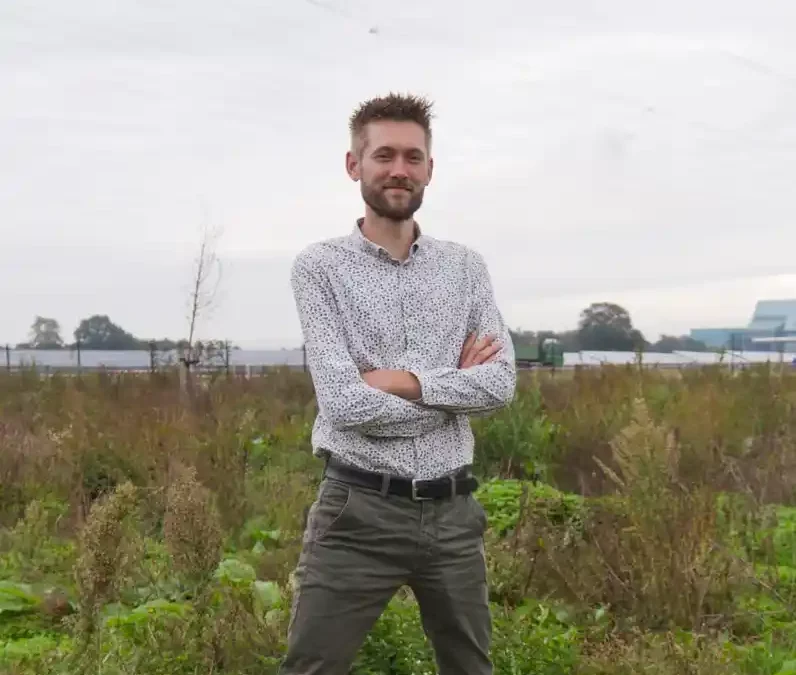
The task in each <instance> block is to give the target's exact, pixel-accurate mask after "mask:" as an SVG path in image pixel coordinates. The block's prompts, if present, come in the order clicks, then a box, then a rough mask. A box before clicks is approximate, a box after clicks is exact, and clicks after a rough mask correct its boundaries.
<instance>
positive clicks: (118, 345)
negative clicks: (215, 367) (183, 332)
mask: <svg viewBox="0 0 796 675" xmlns="http://www.w3.org/2000/svg"><path fill="white" fill-rule="evenodd" d="M72 335H73V338H74V341H73V342H67V341H65V340H64V339H63V337H62V335H61V325H60V324H59V323H58V321H57V320H56V319H53V318H50V317H43V316H36V318H35V319H34V320H33V323H32V324H31V327H30V334H29V340H28V342H20V343H19V344H17V345H16V348H17V349H77V348H80V349H84V350H107V351H133V350H149V349H156V350H157V351H163V352H165V351H172V350H181V349H185V348H186V347H187V346H188V344H189V343H188V340H171V339H168V338H162V339H142V338H137V337H135V336H134V335H133V334H132V333H129V332H128V331H126V330H124V329H123V328H122V327H121V326H119V325H118V324H116V323H114V322H113V321H111V319H110V317H109V316H108V315H107V314H94V315H92V316H90V317H88V318H85V319H83V320H82V321H81V322H80V323H79V324H78V327H77V328H76V329H75V330H74V332H73V334H72ZM225 344H226V343H225V341H224V340H210V341H207V342H206V343H205V345H204V346H205V348H208V347H211V346H216V347H218V348H221V346H222V345H225ZM230 349H237V347H234V346H231V345H230Z"/></svg>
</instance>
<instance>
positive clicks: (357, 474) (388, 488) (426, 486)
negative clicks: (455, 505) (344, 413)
mask: <svg viewBox="0 0 796 675" xmlns="http://www.w3.org/2000/svg"><path fill="white" fill-rule="evenodd" d="M325 475H326V476H327V477H329V478H332V479H333V480H339V481H340V482H343V483H350V484H352V485H358V486H359V487H363V488H369V489H371V490H376V491H379V492H381V493H382V494H391V495H397V496H399V497H409V498H410V499H413V500H414V501H429V500H432V499H447V498H449V497H453V496H455V495H468V494H470V493H471V492H474V491H475V490H476V489H477V488H478V480H477V479H476V478H475V477H474V476H473V475H472V473H471V472H470V467H464V468H462V469H461V470H459V471H458V472H457V473H455V474H453V475H450V476H444V477H442V478H434V479H431V480H418V479H416V478H399V477H398V476H391V475H389V474H386V473H385V474H381V473H376V472H374V471H364V470H363V469H358V468H356V467H353V466H350V465H348V464H343V463H341V462H338V461H336V460H334V459H329V461H328V462H327V464H326V472H325Z"/></svg>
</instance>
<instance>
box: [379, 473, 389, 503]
mask: <svg viewBox="0 0 796 675" xmlns="http://www.w3.org/2000/svg"><path fill="white" fill-rule="evenodd" d="M389 489H390V474H388V473H383V474H381V496H382V498H385V497H387V491H388V490H389Z"/></svg>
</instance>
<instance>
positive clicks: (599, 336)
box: [577, 302, 647, 351]
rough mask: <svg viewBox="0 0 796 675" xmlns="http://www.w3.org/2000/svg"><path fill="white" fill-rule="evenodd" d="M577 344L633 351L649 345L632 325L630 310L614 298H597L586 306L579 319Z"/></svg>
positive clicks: (587, 347) (593, 347) (595, 347)
mask: <svg viewBox="0 0 796 675" xmlns="http://www.w3.org/2000/svg"><path fill="white" fill-rule="evenodd" d="M577 334H578V344H579V346H580V348H581V349H589V350H595V351H634V350H636V349H639V348H644V347H646V345H647V342H646V340H645V339H644V336H643V335H642V334H641V332H640V331H639V330H637V329H635V328H634V327H633V322H632V320H631V318H630V314H629V312H628V311H627V310H626V309H625V308H624V307H621V306H620V305H617V304H614V303H611V302H595V303H593V304H591V305H589V306H588V307H587V308H586V309H584V310H583V311H582V312H581V314H580V321H579V322H578V333H577Z"/></svg>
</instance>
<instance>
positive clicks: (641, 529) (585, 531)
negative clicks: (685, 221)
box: [0, 366, 796, 675]
mask: <svg viewBox="0 0 796 675" xmlns="http://www.w3.org/2000/svg"><path fill="white" fill-rule="evenodd" d="M199 385H200V386H198V387H197V388H196V391H195V396H194V399H193V401H192V404H191V405H188V406H186V404H185V400H184V398H181V397H180V392H179V383H178V380H177V378H176V376H174V375H172V374H171V373H168V372H167V373H156V374H154V375H146V376H139V375H111V374H107V373H101V374H93V375H82V376H80V377H71V376H59V375H55V376H53V377H39V376H38V375H37V374H36V373H35V372H24V373H21V374H18V375H1V376H0V665H2V666H3V668H5V670H4V671H3V672H6V671H8V672H15V673H26V674H27V673H34V672H35V673H38V672H42V673H43V672H48V673H50V672H52V673H58V672H70V673H71V672H86V671H89V670H90V671H91V672H102V673H128V672H129V673H132V672H137V673H153V674H154V673H158V674H161V673H175V674H176V673H180V674H182V673H186V674H187V673H195V672H214V673H226V674H231V673H249V672H276V667H277V664H278V662H279V659H280V657H281V655H282V653H283V651H284V644H285V635H286V626H287V620H288V617H289V615H288V611H289V607H290V601H291V593H292V591H291V588H292V586H291V573H292V570H293V567H294V565H295V562H296V560H297V556H298V551H299V548H300V544H301V536H302V528H303V524H304V517H305V514H306V510H307V508H308V507H309V505H310V503H311V500H312V499H313V497H314V489H315V486H316V485H317V481H318V480H319V477H320V469H321V467H320V463H319V462H318V461H316V460H315V459H314V458H313V457H312V454H311V450H310V435H311V428H312V422H313V418H314V414H315V404H314V398H313V390H312V384H311V381H310V380H309V377H308V376H307V375H306V374H304V373H300V372H293V371H289V370H281V369H277V370H274V371H271V372H268V373H267V374H265V375H264V376H263V377H258V378H253V379H239V378H227V377H224V376H220V377H212V378H209V379H207V380H203V381H200V382H199ZM795 405H796V377H794V376H792V375H791V374H790V373H788V372H785V371H780V370H778V369H776V368H775V367H768V366H766V367H758V368H755V369H751V370H746V371H741V372H735V373H731V372H729V371H727V370H722V369H721V368H704V369H698V370H687V371H682V372H674V373H673V372H662V371H660V372H659V371H654V370H640V369H638V368H635V367H627V368H625V367H606V368H602V369H599V370H579V371H576V372H575V373H572V374H570V373H564V374H558V375H556V376H549V375H546V374H540V375H536V374H524V375H523V377H521V378H520V383H519V387H518V395H517V397H516V400H515V402H514V403H513V404H512V405H511V406H510V407H509V408H507V409H505V410H503V411H500V412H498V413H496V414H494V415H492V416H490V417H488V418H478V419H476V420H474V423H473V426H474V431H475V436H476V440H477V450H476V458H475V467H476V470H477V472H478V474H479V475H480V477H481V478H482V481H483V485H482V487H481V489H480V491H479V493H478V497H479V498H480V499H481V501H482V503H483V504H484V506H485V508H486V509H487V512H488V513H489V516H490V527H489V530H488V532H487V536H486V543H487V553H488V560H489V566H490V589H491V590H490V599H491V602H492V603H493V607H494V616H495V642H494V649H493V651H494V654H493V656H494V659H495V663H496V667H498V666H499V670H498V672H501V673H512V672H517V673H531V674H532V673H547V674H552V673H568V672H582V673H630V672H634V673H635V672H655V673H680V672H706V673H710V672H738V673H747V672H748V673H752V672H755V673H770V675H775V674H776V673H778V671H781V672H780V675H782V673H784V672H786V671H785V670H782V669H783V668H786V667H787V666H788V664H787V659H788V658H789V657H788V656H787V655H788V654H789V653H790V652H791V651H793V650H794V649H796V620H794V619H793V616H794V615H795V613H794V607H795V606H796V508H794V506H795V503H796V444H795V443H794V439H795V438H796V415H794V406H795ZM789 650H790V651H789ZM418 664H424V665H422V666H420V665H418ZM418 668H420V670H417V669H418ZM695 668H700V670H695ZM385 669H386V670H385ZM356 672H358V673H370V672H392V673H398V674H401V673H415V672H433V658H432V656H431V652H430V651H429V646H428V644H427V642H426V640H425V636H424V635H423V632H422V628H421V624H420V622H419V619H418V615H417V608H416V605H415V604H414V602H413V600H412V598H411V595H408V596H403V595H402V596H400V597H397V598H396V599H395V601H394V602H393V603H391V605H390V608H389V609H388V612H387V613H386V614H385V616H384V617H382V619H381V620H380V621H379V622H378V623H377V625H376V627H375V628H374V630H373V632H372V633H371V635H370V636H369V638H368V640H367V642H366V644H365V645H364V646H363V650H362V652H361V654H360V656H359V658H358V661H357V671H356Z"/></svg>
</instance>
